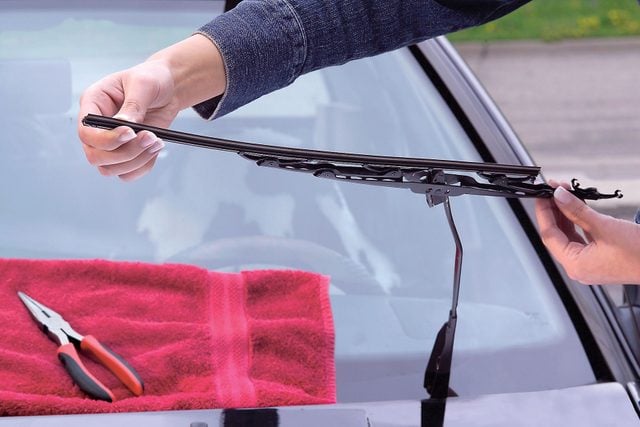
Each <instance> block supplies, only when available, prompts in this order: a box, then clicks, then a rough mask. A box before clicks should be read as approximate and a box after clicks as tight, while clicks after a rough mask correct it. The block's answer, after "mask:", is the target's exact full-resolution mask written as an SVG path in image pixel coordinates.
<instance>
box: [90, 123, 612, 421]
mask: <svg viewBox="0 0 640 427" xmlns="http://www.w3.org/2000/svg"><path fill="white" fill-rule="evenodd" d="M82 123H83V124H84V125H85V126H93V127H97V128H101V129H114V128H116V127H118V126H128V127H130V128H131V129H133V131H134V132H136V133H137V132H140V131H142V130H147V131H150V132H153V133H154V134H155V135H156V136H157V137H159V138H162V139H163V140H166V141H171V142H177V143H180V144H186V145H192V146H197V147H203V148H211V149H215V150H222V151H232V152H235V153H237V154H239V155H240V156H242V157H244V158H245V159H248V160H251V161H254V162H255V163H256V164H257V165H258V166H266V167H274V168H278V169H283V170H289V171H296V172H305V173H310V174H312V175H314V176H316V177H320V178H329V179H334V180H338V181H345V182H352V183H358V184H366V185H377V186H384V187H396V188H406V189H409V190H411V191H412V192H414V193H419V194H424V195H425V196H426V199H427V204H428V205H429V206H431V207H433V206H435V205H438V204H444V209H445V213H446V216H447V221H448V223H449V228H450V231H451V234H452V236H453V239H454V242H455V247H456V253H455V262H454V275H453V295H452V301H451V309H450V311H449V317H448V319H447V321H446V322H445V323H444V325H443V326H442V328H441V329H440V331H439V332H438V334H437V336H436V339H435V342H434V344H433V349H432V351H431V353H430V357H429V361H428V363H427V367H426V369H425V374H424V387H425V389H426V391H427V393H428V395H429V398H428V399H424V400H422V401H421V424H422V426H423V427H425V426H430V427H431V426H442V425H443V424H444V412H445V408H446V400H447V397H449V396H450V395H455V393H454V392H453V390H451V388H450V387H449V383H450V374H451V362H452V358H453V345H454V339H455V331H456V324H457V318H458V316H457V308H458V298H459V294H460V277H461V273H462V255H463V248H462V242H461V240H460V236H459V235H458V231H457V229H456V226H455V222H454V219H453V215H452V212H451V205H450V201H449V198H450V197H453V196H460V195H463V194H470V195H481V196H493V197H507V198H514V197H515V198H524V197H552V196H553V191H554V189H553V188H552V187H551V186H549V185H547V184H545V183H536V182H535V181H536V179H537V178H538V176H539V174H540V168H539V167H537V166H520V165H506V164H499V163H479V162H460V161H451V160H436V159H421V158H409V157H389V156H372V155H365V154H355V153H338V152H333V151H319V150H306V149H300V148H287V147H278V146H273V145H262V144H252V143H248V142H240V141H232V140H228V139H221V138H213V137H207V136H201V135H194V134H189V133H184V132H176V131H172V130H169V129H163V128H157V127H153V126H148V125H143V124H137V123H132V122H127V121H124V120H118V119H113V118H109V117H104V116H98V115H93V114H89V115H87V116H86V117H84V118H83V120H82ZM469 173H475V174H476V175H477V179H476V178H475V177H473V176H470V175H468V174H469ZM571 184H572V188H571V190H570V191H571V192H572V193H573V194H574V195H576V196H577V197H579V198H581V199H582V200H586V199H590V200H598V199H608V198H620V197H622V193H621V192H620V190H616V191H615V192H614V193H611V194H602V193H600V192H599V191H598V190H597V189H596V188H593V187H588V188H582V187H580V184H579V183H578V182H577V180H575V179H574V180H572V182H571Z"/></svg>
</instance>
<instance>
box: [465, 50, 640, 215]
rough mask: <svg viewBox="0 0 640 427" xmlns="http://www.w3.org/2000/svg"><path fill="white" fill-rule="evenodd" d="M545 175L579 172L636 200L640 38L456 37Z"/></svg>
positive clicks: (631, 202)
mask: <svg viewBox="0 0 640 427" xmlns="http://www.w3.org/2000/svg"><path fill="white" fill-rule="evenodd" d="M456 47H457V48H458V50H459V52H460V53H461V54H462V56H463V57H464V58H465V60H466V61H467V63H468V64H469V65H470V66H471V68H472V69H473V71H474V72H475V73H476V75H477V76H478V77H479V79H480V80H481V82H482V83H483V84H484V85H485V87H486V89H487V90H488V92H489V93H490V95H491V96H492V97H493V99H494V100H495V101H496V102H497V104H498V106H499V107H500V108H501V109H502V111H503V112H504V114H505V115H506V116H507V118H508V119H509V121H510V122H511V124H512V125H513V127H514V129H515V131H516V132H517V133H518V134H519V136H520V137H521V139H522V141H523V142H524V143H525V145H526V147H527V148H528V150H529V151H530V153H531V154H532V156H533V158H534V159H535V161H536V163H537V164H538V165H540V166H542V170H543V173H544V174H545V176H546V177H548V178H560V179H563V180H567V181H568V180H570V179H571V178H572V177H576V178H579V179H580V180H581V182H582V183H583V184H585V185H589V186H590V185H595V186H597V187H598V188H599V189H601V190H603V191H604V190H606V191H609V190H613V189H616V188H620V189H621V190H623V192H624V195H625V196H624V198H623V199H621V200H619V201H615V202H614V201H607V202H604V201H601V202H598V203H596V204H594V205H593V206H594V207H596V208H598V209H599V210H601V211H604V212H607V213H611V214H614V215H617V216H619V217H625V218H631V217H632V216H633V214H634V213H635V211H636V209H637V208H638V207H640V38H627V39H614V40H587V41H568V42H558V43H537V42H501V43H491V44H466V43H465V44H457V45H456Z"/></svg>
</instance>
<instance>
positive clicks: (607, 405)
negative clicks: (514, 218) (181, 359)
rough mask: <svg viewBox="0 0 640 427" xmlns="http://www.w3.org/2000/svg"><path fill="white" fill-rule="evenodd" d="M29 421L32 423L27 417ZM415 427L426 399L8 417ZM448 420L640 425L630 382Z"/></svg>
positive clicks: (516, 397)
mask: <svg viewBox="0 0 640 427" xmlns="http://www.w3.org/2000/svg"><path fill="white" fill-rule="evenodd" d="M25 422H26V424H25ZM24 425H29V426H31V427H52V426H60V425H65V426H68V427H76V426H77V427H80V426H82V427H84V426H86V425H91V426H94V427H103V426H104V427H107V426H112V425H118V427H138V426H141V425H149V426H154V427H164V426H166V427H169V426H171V427H174V426H185V427H186V426H190V427H211V426H225V427H239V426H243V427H246V426H249V425H256V426H260V427H265V426H266V427H271V426H273V427H275V426H282V427H294V426H296V427H297V426H306V427H321V426H322V427H325V426H341V427H369V426H371V427H392V426H393V427H404V426H406V427H409V426H411V427H413V426H419V425H420V402H419V401H394V402H367V403H350V404H336V405H318V406H304V407H285V408H268V409H257V410H197V411H169V412H144V413H126V414H100V415H64V416H38V417H6V418H0V427H17V426H24ZM444 425H445V426H446V427H472V426H491V427H502V426H504V427H507V426H508V427H512V426H532V427H533V426H541V425H544V426H547V427H555V426H558V427H568V426H580V427H591V426H593V427H602V426H614V425H615V426H617V427H625V426H637V425H638V415H637V413H636V412H635V410H634V407H633V404H632V402H631V400H630V398H629V395H628V394H627V392H626V391H625V389H624V387H623V386H622V385H620V384H617V383H602V384H593V385H587V386H580V387H572V388H566V389H561V390H546V391H536V392H527V393H504V394H491V395H484V396H478V397H462V398H460V397H458V398H450V399H449V400H448V403H447V411H446V415H445V423H444Z"/></svg>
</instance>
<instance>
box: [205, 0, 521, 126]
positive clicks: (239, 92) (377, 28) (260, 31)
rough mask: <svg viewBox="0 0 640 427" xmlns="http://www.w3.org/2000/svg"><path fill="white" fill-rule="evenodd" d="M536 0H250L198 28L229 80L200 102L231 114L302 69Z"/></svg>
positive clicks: (214, 112) (208, 112)
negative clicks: (217, 94)
mask: <svg viewBox="0 0 640 427" xmlns="http://www.w3.org/2000/svg"><path fill="white" fill-rule="evenodd" d="M529 1H530V0H244V1H242V2H240V4H239V5H238V6H236V7H235V8H234V9H232V10H230V11H228V12H226V13H224V14H222V15H220V16H217V17H216V18H214V19H213V20H212V21H211V22H209V23H208V24H206V25H204V26H202V27H201V28H200V29H198V31H197V33H199V34H203V35H205V36H206V37H208V38H209V39H210V40H211V41H212V42H213V43H214V44H215V45H216V46H217V47H218V49H219V50H220V53H221V55H222V58H223V61H224V65H225V72H226V76H227V87H226V90H225V92H224V95H222V97H217V98H214V99H211V100H208V101H205V102H203V103H201V104H198V105H196V106H195V107H194V108H195V110H196V111H197V112H198V114H200V115H201V116H202V117H204V118H208V119H212V118H215V117H220V116H223V115H225V114H227V113H229V112H231V111H233V110H235V109H237V108H239V107H241V106H242V105H245V104H247V103H249V102H251V101H252V100H254V99H256V98H258V97H260V96H262V95H264V94H267V93H269V92H272V91H274V90H276V89H280V88H282V87H285V86H287V85H289V84H291V83H292V82H293V81H294V80H295V79H296V78H297V77H298V76H300V75H302V74H304V73H308V72H310V71H313V70H317V69H319V68H324V67H328V66H332V65H339V64H343V63H345V62H348V61H351V60H353V59H358V58H362V57H366V56H372V55H376V54H379V53H383V52H387V51H390V50H394V49H397V48H399V47H403V46H407V45H410V44H413V43H416V42H419V41H422V40H426V39H428V38H432V37H435V36H438V35H442V34H446V33H451V32H454V31H457V30H460V29H463V28H467V27H472V26H476V25H480V24H483V23H485V22H488V21H491V20H493V19H496V18H499V17H501V16H503V15H505V14H507V13H509V12H511V11H512V10H514V9H516V8H518V7H520V6H522V5H523V4H525V3H528V2H529Z"/></svg>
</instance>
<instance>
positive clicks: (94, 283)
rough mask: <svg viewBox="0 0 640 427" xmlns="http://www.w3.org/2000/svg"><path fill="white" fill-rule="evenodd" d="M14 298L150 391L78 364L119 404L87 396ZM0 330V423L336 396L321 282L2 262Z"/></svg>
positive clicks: (324, 281) (297, 275)
mask: <svg viewBox="0 0 640 427" xmlns="http://www.w3.org/2000/svg"><path fill="white" fill-rule="evenodd" d="M18 291H23V292H25V293H26V294H27V295H29V296H31V297H32V298H34V299H36V300H37V301H39V302H41V303H42V304H44V305H46V306H48V307H50V308H52V309H53V310H55V311H57V312H58V313H60V314H61V315H62V316H63V317H64V318H65V320H67V321H68V322H69V323H70V324H71V326H72V327H73V328H74V329H75V330H76V331H78V332H79V333H80V334H83V335H89V334H91V335H93V336H95V337H96V338H97V339H98V340H100V341H101V342H102V343H103V344H105V345H107V346H108V347H110V348H111V349H112V350H113V351H114V352H116V353H118V354H119V355H120V356H122V357H123V358H124V359H125V360H127V362H129V364H130V365H131V366H133V367H134V369H136V371H137V372H138V373H139V374H140V376H141V378H142V380H143V381H144V384H145V393H144V394H143V395H142V396H140V397H136V396H134V395H132V394H131V392H130V391H129V390H128V389H126V388H125V387H124V386H123V385H122V384H121V383H120V382H119V380H118V379H116V378H115V377H114V376H113V375H112V374H111V373H110V372H109V371H107V370H106V369H105V368H104V367H102V366H101V365H99V364H98V363H97V362H93V361H92V360H91V359H90V358H88V357H86V355H81V359H82V360H83V361H84V362H85V365H86V366H87V368H88V369H89V370H90V371H91V372H92V373H93V374H94V375H95V376H96V377H97V378H98V380H100V381H101V382H102V383H103V384H105V385H106V386H107V387H108V388H109V389H111V390H112V392H113V394H114V395H115V397H116V401H115V402H113V403H108V402H103V401H97V400H93V399H91V398H89V397H87V396H86V395H85V394H84V393H83V392H82V391H80V389H79V388H78V387H77V386H76V385H75V384H73V382H72V380H71V378H70V377H69V375H68V374H67V372H66V370H65V369H64V367H63V366H62V364H61V363H60V361H59V360H58V358H57V355H56V351H57V348H56V344H55V343H53V342H52V341H50V340H49V339H48V338H47V336H46V335H45V334H43V333H42V331H41V330H40V329H39V328H38V327H37V325H36V323H35V322H34V321H33V320H32V318H31V317H30V315H29V312H28V310H27V309H26V307H25V306H24V305H23V303H22V302H21V300H20V299H19V298H18V296H17V294H16V293H17V292H18ZM0 324H1V325H2V326H3V334H2V335H3V336H2V340H1V342H2V344H0V415H2V416H9V415H44V414H72V413H101V412H135V411H157V410H171V409H204V408H238V407H264V406H283V405H302V404H320V403H333V402H335V398H336V394H335V366H334V357H333V347H334V332H333V320H332V316H331V308H330V304H329V297H328V278H327V277H326V276H322V275H318V274H314V273H308V272H302V271H279V270H278V271H276V270H271V271H247V272H242V273H219V272H212V271H208V270H205V269H202V268H199V267H194V266H189V265H178V264H164V265H155V264H144V263H129V262H109V261H104V260H71V261H67V260H65V261H57V260H16V259H0Z"/></svg>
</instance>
